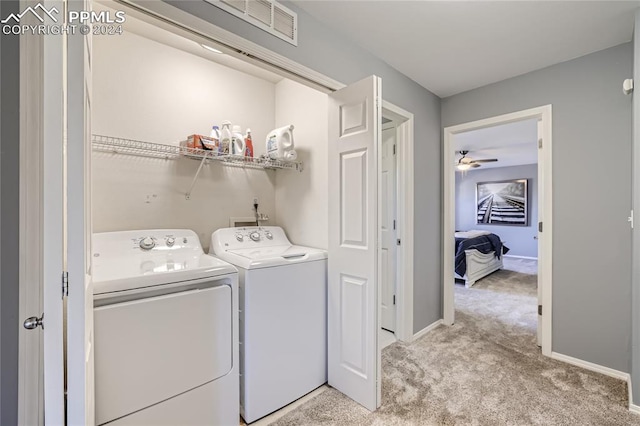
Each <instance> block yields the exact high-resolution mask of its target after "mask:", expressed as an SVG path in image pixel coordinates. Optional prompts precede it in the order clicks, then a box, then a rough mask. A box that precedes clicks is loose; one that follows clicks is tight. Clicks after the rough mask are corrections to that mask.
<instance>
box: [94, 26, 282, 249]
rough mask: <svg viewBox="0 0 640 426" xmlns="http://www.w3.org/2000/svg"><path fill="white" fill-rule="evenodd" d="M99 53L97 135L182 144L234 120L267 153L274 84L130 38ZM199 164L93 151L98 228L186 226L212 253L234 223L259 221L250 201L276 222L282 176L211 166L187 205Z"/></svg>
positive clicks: (100, 41)
mask: <svg viewBox="0 0 640 426" xmlns="http://www.w3.org/2000/svg"><path fill="white" fill-rule="evenodd" d="M93 46H94V48H93V99H94V102H93V116H92V120H93V121H92V131H93V133H96V134H102V135H108V136H116V137H123V138H128V139H136V140H142V141H149V142H156V143H163V144H169V145H177V144H178V143H179V142H180V141H181V140H184V139H186V137H187V135H189V134H193V133H199V134H205V135H208V134H209V132H210V129H211V126H212V125H213V124H218V125H219V124H220V123H221V122H222V121H223V120H230V121H231V122H232V123H236V124H241V125H242V128H243V131H244V129H246V127H250V128H251V130H252V136H253V140H254V141H255V142H254V149H255V152H256V155H260V154H263V153H264V152H265V146H264V142H262V143H261V141H264V140H265V138H266V134H267V132H268V131H269V130H271V129H273V128H274V127H275V84H273V83H271V82H268V81H265V80H262V79H260V78H257V77H254V76H251V75H248V74H245V73H242V72H240V71H237V70H234V69H231V68H228V67H225V66H223V65H220V64H217V63H214V62H212V61H209V60H206V59H204V58H201V57H199V56H195V55H193V54H190V53H187V52H184V51H181V50H178V49H175V48H173V47H170V46H167V45H164V44H161V43H158V42H156V41H153V40H149V39H147V38H145V37H141V36H139V35H136V34H134V33H132V32H127V31H125V32H124V33H123V34H122V35H121V36H118V37H96V38H95V39H94V42H93ZM141 52H144V55H141ZM143 57H144V59H142V58H143ZM113 64H117V66H114V65H113ZM199 164H200V163H199V162H198V161H195V160H191V159H179V160H175V161H173V160H164V159H153V158H146V157H136V156H130V155H114V154H111V153H104V152H94V155H93V164H92V172H93V225H94V231H95V232H104V231H115V230H124V229H150V228H189V229H193V230H194V231H195V232H196V233H197V234H198V236H199V237H200V241H201V243H202V245H203V246H204V247H205V249H207V248H208V247H209V241H210V239H211V233H212V232H213V231H214V230H216V229H218V228H221V227H227V226H229V218H230V217H253V216H254V213H253V199H254V197H258V199H259V204H260V211H261V212H263V213H266V214H268V215H269V216H270V219H271V223H273V222H275V220H276V211H275V173H277V172H274V171H264V170H252V169H242V168H236V167H226V166H222V165H221V164H219V163H216V162H212V163H210V164H208V165H205V166H204V167H203V169H202V172H201V173H200V175H199V177H198V179H197V181H196V183H195V186H194V188H193V191H192V195H191V199H190V200H186V199H185V192H186V191H187V190H188V188H189V186H190V185H191V182H192V179H193V177H194V176H195V173H196V170H197V168H198V166H199ZM280 173H290V172H289V171H284V170H283V171H280Z"/></svg>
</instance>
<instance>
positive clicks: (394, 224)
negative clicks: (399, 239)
mask: <svg viewBox="0 0 640 426" xmlns="http://www.w3.org/2000/svg"><path fill="white" fill-rule="evenodd" d="M393 230H394V231H395V230H396V220H395V219H393Z"/></svg>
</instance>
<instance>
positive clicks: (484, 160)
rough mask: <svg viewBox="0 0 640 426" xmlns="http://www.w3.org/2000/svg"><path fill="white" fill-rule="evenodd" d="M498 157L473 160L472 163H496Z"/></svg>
mask: <svg viewBox="0 0 640 426" xmlns="http://www.w3.org/2000/svg"><path fill="white" fill-rule="evenodd" d="M496 161H498V159H497V158H485V159H483V160H473V161H472V163H495V162H496Z"/></svg>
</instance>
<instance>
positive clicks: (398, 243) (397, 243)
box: [396, 238, 400, 246]
mask: <svg viewBox="0 0 640 426" xmlns="http://www.w3.org/2000/svg"><path fill="white" fill-rule="evenodd" d="M396 245H398V246H399V245H400V238H398V241H397V242H396Z"/></svg>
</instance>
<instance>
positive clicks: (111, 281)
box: [91, 229, 237, 295]
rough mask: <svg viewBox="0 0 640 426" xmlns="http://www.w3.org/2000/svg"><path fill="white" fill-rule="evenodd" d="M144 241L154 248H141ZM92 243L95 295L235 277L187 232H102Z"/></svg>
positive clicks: (192, 234) (229, 268)
mask: <svg viewBox="0 0 640 426" xmlns="http://www.w3.org/2000/svg"><path fill="white" fill-rule="evenodd" d="M147 238H148V239H149V241H150V242H152V243H153V247H150V248H143V247H142V242H143V240H145V239H147ZM92 242H93V259H92V266H91V273H92V278H93V294H94V295H98V294H105V293H113V292H119V291H126V290H132V289H139V288H146V287H154V286H158V285H163V284H169V283H177V282H183V281H189V280H196V279H201V278H210V277H216V276H220V275H225V274H233V273H237V270H236V269H235V268H234V267H233V266H231V265H229V264H228V263H226V262H223V261H221V260H220V259H216V258H214V257H212V256H209V255H206V254H204V252H203V251H202V247H201V246H200V240H199V239H198V236H197V235H196V234H195V232H193V231H191V230H188V229H186V230H185V229H173V230H170V229H164V230H162V229H161V230H158V229H154V230H140V231H119V232H104V233H99V234H94V235H93V241H92Z"/></svg>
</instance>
